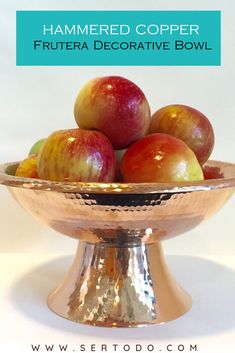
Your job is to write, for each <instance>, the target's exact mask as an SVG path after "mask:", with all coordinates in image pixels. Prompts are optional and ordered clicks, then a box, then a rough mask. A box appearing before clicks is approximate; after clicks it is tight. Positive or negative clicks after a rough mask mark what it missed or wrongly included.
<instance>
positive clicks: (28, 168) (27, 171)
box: [15, 154, 38, 178]
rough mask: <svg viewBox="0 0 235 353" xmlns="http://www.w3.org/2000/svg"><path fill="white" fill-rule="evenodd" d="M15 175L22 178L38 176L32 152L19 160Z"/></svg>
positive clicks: (34, 156) (35, 160)
mask: <svg viewBox="0 0 235 353" xmlns="http://www.w3.org/2000/svg"><path fill="white" fill-rule="evenodd" d="M15 176H18V177H24V178H38V171H37V156H36V155H35V154H32V155H30V156H29V157H28V158H26V159H24V160H23V161H21V162H20V163H19V165H18V167H17V169H16V172H15Z"/></svg>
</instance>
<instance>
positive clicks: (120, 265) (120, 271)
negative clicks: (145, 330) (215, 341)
mask: <svg viewBox="0 0 235 353" xmlns="http://www.w3.org/2000/svg"><path fill="white" fill-rule="evenodd" d="M48 306H49V308H50V309H51V310H52V311H54V312H55V313H57V314H58V315H60V316H63V317H65V318H66V319H69V320H72V321H75V322H78V323H82V324H89V325H94V326H103V327H137V326H147V325H150V324H159V323H163V322H166V321H170V320H173V319H176V318H177V317H179V316H181V315H183V314H184V313H185V312H186V311H188V310H189V309H190V307H191V298H190V296H189V295H188V294H187V293H186V292H185V291H184V290H183V289H182V288H181V287H180V286H179V284H178V283H177V282H176V281H175V279H174V277H173V276H172V274H171V273H170V271H169V269H168V267H167V265H166V263H165V259H164V256H163V252H162V248H161V244H160V242H155V243H152V244H137V245H129V246H120V247H117V246H116V245H115V246H108V245H107V244H88V243H86V242H83V241H80V242H79V244H78V249H77V253H76V256H75V259H74V262H73V264H72V266H71V269H70V270H69V272H68V274H67V276H66V277H65V279H64V280H63V282H62V283H61V284H60V285H59V286H58V288H57V289H56V290H54V291H53V292H52V293H51V294H50V295H49V297H48Z"/></svg>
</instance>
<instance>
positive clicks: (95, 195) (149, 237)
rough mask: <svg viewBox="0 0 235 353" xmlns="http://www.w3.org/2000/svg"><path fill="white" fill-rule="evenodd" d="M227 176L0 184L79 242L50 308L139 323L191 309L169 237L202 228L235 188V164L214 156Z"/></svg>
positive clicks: (94, 321) (113, 323)
mask: <svg viewBox="0 0 235 353" xmlns="http://www.w3.org/2000/svg"><path fill="white" fill-rule="evenodd" d="M207 164H208V165H209V166H213V167H217V168H219V169H220V171H221V172H222V173H223V176H224V177H223V178H220V179H212V180H204V181H200V182H193V183H192V182H191V183H170V184H169V183H146V184H145V183H144V184H123V183H119V184H118V183H113V184H102V183H66V182H64V183H63V182H51V181H45V180H39V179H29V178H19V177H15V176H14V173H15V169H16V166H17V163H9V164H5V165H2V166H0V183H1V184H4V185H6V186H7V187H8V189H9V190H10V192H11V194H12V195H13V196H14V198H15V199H16V200H17V201H18V202H19V203H20V204H21V205H22V206H23V207H24V208H25V209H26V210H27V211H28V212H29V213H31V214H32V215H33V216H34V217H35V218H37V219H38V220H39V221H41V222H43V223H46V224H47V225H49V226H50V227H52V228H53V229H55V230H57V231H58V232H60V233H63V234H65V235H68V236H70V237H73V238H75V239H77V240H79V243H78V248H77V254H76V256H75V259H74V262H73V265H72V267H71V269H70V271H69V272H68V274H67V276H66V277H65V279H64V280H63V281H62V283H61V284H60V285H59V286H58V287H57V288H56V289H55V290H54V291H53V292H52V293H51V294H50V295H49V297H48V306H49V308H50V309H52V310H53V311H54V312H56V313H57V314H59V315H61V316H63V317H65V318H67V319H69V320H72V321H76V322H79V323H84V324H90V325H96V326H106V327H136V326H146V325H150V324H156V323H163V322H166V321H169V320H173V319H175V318H177V317H179V316H181V315H183V314H184V313H185V312H186V311H188V310H189V309H190V307H191V298H190V296H189V295H188V294H187V293H186V292H185V291H184V290H183V289H182V288H181V287H180V286H179V284H178V283H177V282H176V281H175V279H174V277H173V276H172V275H171V273H170V271H169V270H168V267H167V265H166V263H165V260H164V256H163V253H162V249H161V240H164V239H168V238H171V237H174V236H176V235H179V234H182V233H184V232H186V231H189V230H190V229H192V228H194V227H195V226H197V225H198V224H199V223H201V222H202V221H204V220H206V219H207V218H209V217H211V216H212V215H213V214H214V213H216V212H217V211H218V210H219V209H220V208H221V207H222V206H223V205H224V204H225V202H226V201H227V200H228V199H229V198H230V196H231V195H232V194H233V192H234V190H235V164H230V163H224V162H216V161H209V162H208V163H207Z"/></svg>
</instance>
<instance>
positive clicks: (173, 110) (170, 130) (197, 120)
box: [148, 104, 214, 165]
mask: <svg viewBox="0 0 235 353" xmlns="http://www.w3.org/2000/svg"><path fill="white" fill-rule="evenodd" d="M148 132H149V133H150V134H151V133H156V132H160V133H165V134H169V135H172V136H175V137H177V138H179V139H181V140H182V141H184V142H185V143H186V144H187V145H188V146H189V147H190V148H191V149H192V150H193V152H194V153H195V155H196V157H197V159H198V161H199V163H200V164H201V165H203V164H204V163H205V162H206V161H207V160H208V158H209V156H210V155H211V152H212V150H213V147H214V132H213V128H212V125H211V123H210V121H209V120H208V119H207V117H206V116H205V115H204V114H202V113H201V112H199V111H198V110H196V109H194V108H192V107H189V106H187V105H181V104H174V105H168V106H166V107H163V108H161V109H159V110H158V111H156V112H155V113H154V114H153V116H152V118H151V123H150V126H149V131H148Z"/></svg>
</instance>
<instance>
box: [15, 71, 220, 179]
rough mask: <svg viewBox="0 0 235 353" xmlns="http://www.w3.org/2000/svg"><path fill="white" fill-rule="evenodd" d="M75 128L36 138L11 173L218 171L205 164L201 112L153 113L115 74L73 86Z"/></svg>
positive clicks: (83, 175)
mask: <svg viewBox="0 0 235 353" xmlns="http://www.w3.org/2000/svg"><path fill="white" fill-rule="evenodd" d="M74 116H75V120H76V123H77V125H78V128H75V129H68V130H59V131H55V132H53V133H52V134H51V135H50V136H49V137H48V138H46V139H42V140H40V141H38V142H37V143H36V144H35V145H34V146H33V147H32V148H31V150H30V153H29V156H28V158H26V159H25V160H23V161H22V162H21V163H20V164H19V166H18V168H17V170H16V175H17V176H23V177H31V178H40V179H47V180H52V181H77V182H80V181H81V182H116V181H121V182H128V183H129V182H134V183H144V182H184V181H194V180H203V179H204V178H207V177H208V178H211V177H212V178H213V177H220V175H219V173H218V172H216V170H213V171H212V172H211V170H209V169H208V168H207V169H206V168H204V167H203V165H204V163H205V162H206V161H207V160H208V158H209V156H210V154H211V152H212V149H213V146H214V133H213V128H212V125H211V123H210V122H209V120H208V119H207V117H206V116H205V115H204V114H202V113H201V112H199V111H198V110H196V109H194V108H192V107H189V106H186V105H179V104H177V105H176V104H175V105H169V106H166V107H164V108H161V109H160V110H158V111H156V112H155V113H154V114H153V115H152V117H151V113H150V107H149V103H148V101H147V99H146V97H145V95H144V93H143V92H142V90H141V89H140V88H139V87H138V86H137V85H136V84H134V83H133V82H131V81H130V80H127V79H126V78H123V77H119V76H107V77H101V78H95V79H93V80H91V81H89V82H88V83H87V84H86V85H85V86H84V87H83V88H82V89H81V91H80V92H79V94H78V96H77V98H76V101H75V105H74Z"/></svg>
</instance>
